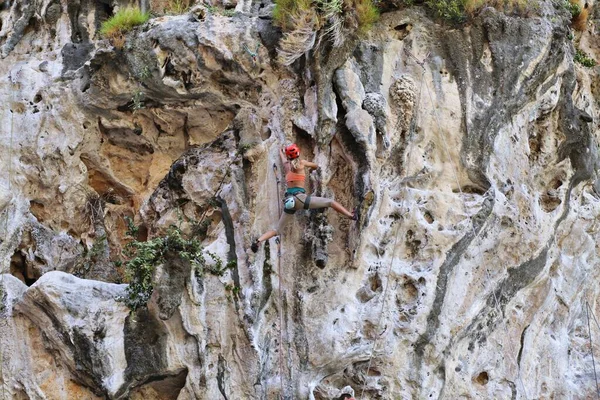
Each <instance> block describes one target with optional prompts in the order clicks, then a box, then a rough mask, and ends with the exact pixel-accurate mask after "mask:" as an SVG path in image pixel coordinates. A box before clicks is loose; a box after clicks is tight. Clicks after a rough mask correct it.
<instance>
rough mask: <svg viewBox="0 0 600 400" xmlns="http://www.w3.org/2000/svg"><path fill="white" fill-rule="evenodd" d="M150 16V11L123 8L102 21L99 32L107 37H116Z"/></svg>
mask: <svg viewBox="0 0 600 400" xmlns="http://www.w3.org/2000/svg"><path fill="white" fill-rule="evenodd" d="M149 18H150V13H143V12H141V11H140V9H139V8H137V7H127V8H123V9H121V10H119V11H117V13H116V14H115V15H113V16H112V17H111V18H109V19H108V20H106V21H104V22H103V23H102V27H101V28H100V34H101V35H102V36H104V37H107V38H117V37H119V36H122V35H123V34H125V33H126V32H128V31H130V30H131V29H132V28H133V27H135V26H137V25H142V24H143V23H145V22H146V21H148V19H149Z"/></svg>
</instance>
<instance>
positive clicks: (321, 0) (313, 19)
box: [273, 0, 379, 65]
mask: <svg viewBox="0 0 600 400" xmlns="http://www.w3.org/2000/svg"><path fill="white" fill-rule="evenodd" d="M378 18H379V10H378V9H377V7H375V5H374V3H373V0H275V9H274V11H273V19H274V21H275V24H276V25H278V26H279V27H281V29H282V30H283V33H284V35H283V38H282V40H281V42H280V43H279V59H280V62H281V63H283V64H285V65H290V64H292V63H293V62H294V61H295V60H297V59H298V58H300V57H301V56H302V55H303V54H304V53H306V52H307V51H309V50H311V49H312V48H313V47H314V46H315V43H319V41H320V40H318V39H320V38H323V37H325V38H327V39H329V40H330V42H331V43H332V44H333V46H334V47H339V46H341V45H342V43H343V42H344V40H345V36H348V35H351V34H355V33H358V34H359V35H360V34H364V33H366V32H367V31H368V30H369V29H370V28H371V26H372V25H373V23H375V22H376V21H377V19H378Z"/></svg>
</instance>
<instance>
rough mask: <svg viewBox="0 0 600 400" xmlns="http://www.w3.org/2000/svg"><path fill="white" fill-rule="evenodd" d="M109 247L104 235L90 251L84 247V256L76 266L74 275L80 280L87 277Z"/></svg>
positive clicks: (97, 239)
mask: <svg viewBox="0 0 600 400" xmlns="http://www.w3.org/2000/svg"><path fill="white" fill-rule="evenodd" d="M107 245H108V242H107V240H106V235H102V236H100V237H98V238H96V241H95V242H94V244H92V247H90V248H89V249H88V248H87V247H85V246H84V250H83V255H82V256H81V258H80V259H79V260H78V262H77V263H76V264H75V268H74V269H73V275H75V276H77V277H79V278H83V277H85V276H86V275H87V273H88V272H90V270H91V269H92V266H93V265H94V264H96V263H97V262H98V261H99V258H101V257H102V255H103V253H104V251H105V250H106V246H107Z"/></svg>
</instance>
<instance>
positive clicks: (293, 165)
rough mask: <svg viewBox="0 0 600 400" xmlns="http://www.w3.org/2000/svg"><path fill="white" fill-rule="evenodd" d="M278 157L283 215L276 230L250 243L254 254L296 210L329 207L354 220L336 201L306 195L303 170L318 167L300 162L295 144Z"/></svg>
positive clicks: (280, 151) (278, 230)
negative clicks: (282, 173) (283, 187)
mask: <svg viewBox="0 0 600 400" xmlns="http://www.w3.org/2000/svg"><path fill="white" fill-rule="evenodd" d="M279 157H281V162H282V163H283V168H284V171H285V180H286V182H287V190H286V191H285V200H284V202H283V204H284V206H283V213H282V214H281V217H280V218H279V223H278V224H277V228H276V229H271V230H270V231H267V232H265V233H264V234H263V235H262V236H261V237H259V238H258V239H257V240H256V241H255V242H254V243H252V246H251V248H252V251H253V252H255V253H256V252H257V251H258V244H259V243H260V242H264V241H265V240H268V239H270V238H272V237H273V236H275V235H277V234H280V233H281V232H282V231H283V228H284V227H285V226H286V225H287V223H288V222H289V221H290V219H291V218H292V215H293V214H294V213H295V212H296V211H297V210H301V209H305V210H308V209H313V208H325V207H331V208H333V209H334V210H335V211H337V212H338V213H340V214H342V215H344V216H346V217H348V218H350V219H353V220H356V214H355V213H351V212H350V211H348V210H346V209H345V208H344V207H343V206H342V205H341V204H340V203H338V202H337V201H334V200H331V199H326V198H324V197H314V196H311V195H308V196H307V195H306V190H304V182H305V180H306V175H305V174H304V168H310V169H317V167H318V166H317V164H315V163H312V162H310V161H306V160H301V159H300V149H299V148H298V146H296V144H292V145H289V146H287V147H286V148H285V151H284V150H282V149H279Z"/></svg>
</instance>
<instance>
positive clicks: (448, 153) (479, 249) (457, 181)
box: [425, 83, 528, 399]
mask: <svg viewBox="0 0 600 400" xmlns="http://www.w3.org/2000/svg"><path fill="white" fill-rule="evenodd" d="M425 88H426V89H427V94H428V97H429V101H430V103H431V105H432V108H433V113H434V117H435V121H436V124H437V127H438V131H439V132H440V136H441V137H442V141H443V143H444V149H445V150H446V156H447V157H448V160H449V161H450V165H451V166H452V174H453V175H454V179H455V180H456V184H457V186H458V190H459V193H460V197H461V199H462V203H463V208H464V210H465V213H466V212H467V207H466V201H465V199H464V192H463V190H462V186H461V184H460V181H459V179H458V173H457V167H456V165H455V164H454V161H452V157H451V155H450V150H449V147H448V143H447V142H446V137H445V136H444V135H442V134H441V132H442V128H441V124H440V119H439V115H438V113H437V109H436V108H435V107H433V104H434V103H433V96H432V95H431V91H430V90H429V85H428V84H427V83H425ZM469 219H470V220H471V224H470V227H471V233H472V235H473V240H475V239H476V238H477V236H478V235H477V233H476V232H475V227H474V224H473V223H472V219H473V217H472V216H471V217H469ZM477 252H478V256H479V258H480V259H481V260H483V255H482V253H481V248H480V247H479V246H478V247H477ZM485 271H486V275H487V279H488V280H489V281H490V282H491V274H490V271H489V268H487V267H486V268H485ZM492 295H493V296H494V301H495V305H496V307H497V308H498V312H499V313H500V314H501V308H500V302H499V301H498V297H497V296H496V292H495V291H492ZM504 331H505V333H506V335H507V336H508V329H507V328H506V325H504ZM508 343H509V346H510V347H511V351H512V352H513V353H514V347H513V346H512V342H510V340H509V342H508ZM517 378H518V380H519V382H520V383H521V387H522V388H523V392H524V393H525V398H526V399H527V398H528V395H527V389H526V388H525V385H524V384H523V380H522V378H521V368H520V366H519V365H518V363H517Z"/></svg>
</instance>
